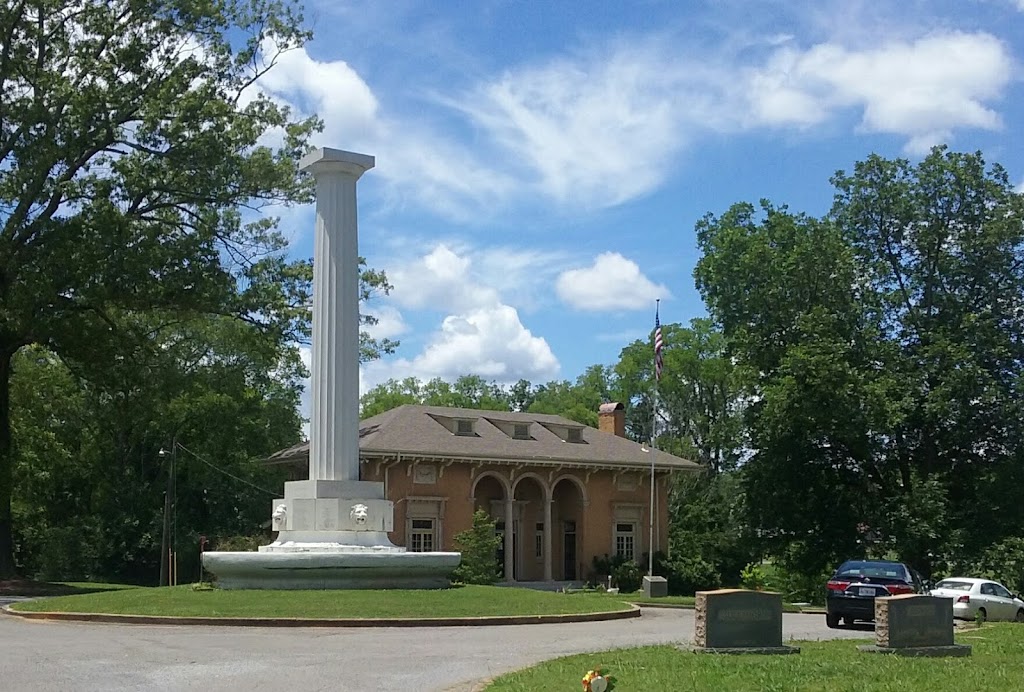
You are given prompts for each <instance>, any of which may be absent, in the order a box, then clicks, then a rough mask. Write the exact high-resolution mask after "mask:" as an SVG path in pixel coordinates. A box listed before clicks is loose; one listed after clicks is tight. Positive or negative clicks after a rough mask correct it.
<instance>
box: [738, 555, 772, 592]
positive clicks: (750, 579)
mask: <svg viewBox="0 0 1024 692" xmlns="http://www.w3.org/2000/svg"><path fill="white" fill-rule="evenodd" d="M766 582H767V575H766V573H765V570H764V568H763V567H761V565H758V564H755V563H753V562H751V563H750V564H748V565H747V566H746V567H744V568H743V571H742V572H741V573H740V586H742V587H743V588H744V589H751V590H753V591H762V590H764V587H765V583H766Z"/></svg>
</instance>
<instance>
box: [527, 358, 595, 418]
mask: <svg viewBox="0 0 1024 692" xmlns="http://www.w3.org/2000/svg"><path fill="white" fill-rule="evenodd" d="M614 392H615V379H614V371H613V370H612V369H611V368H609V367H606V366H604V365H591V366H590V367H588V368H587V369H586V370H585V371H584V372H583V374H582V375H580V376H579V377H577V378H576V382H575V383H571V382H569V381H568V380H563V381H560V382H559V381H552V382H548V383H547V384H542V385H539V386H538V387H537V388H536V389H535V390H534V394H533V401H532V402H531V403H530V407H529V409H528V410H529V411H530V412H531V413H548V414H553V415H558V416H565V417H566V418H568V419H569V420H574V421H576V422H577V423H583V424H584V425H589V426H592V427H595V428H596V427H597V423H598V421H597V414H598V409H599V408H600V407H601V404H603V403H605V402H607V401H612V400H615V393H614Z"/></svg>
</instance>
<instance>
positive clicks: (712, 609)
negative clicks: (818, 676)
mask: <svg viewBox="0 0 1024 692" xmlns="http://www.w3.org/2000/svg"><path fill="white" fill-rule="evenodd" d="M694 635H695V636H694V644H695V647H696V650H697V651H705V652H710V653H729V654H738V653H754V654H795V653H800V649H799V648H797V647H793V646H783V644H782V595H781V594H777V593H771V592H768V591H747V590H745V589H719V590H717V591H698V592H697V600H696V613H695V621H694Z"/></svg>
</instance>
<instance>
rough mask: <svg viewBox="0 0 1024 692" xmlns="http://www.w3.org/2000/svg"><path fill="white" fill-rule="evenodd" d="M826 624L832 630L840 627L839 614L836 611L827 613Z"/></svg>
mask: <svg viewBox="0 0 1024 692" xmlns="http://www.w3.org/2000/svg"><path fill="white" fill-rule="evenodd" d="M825 625H826V626H827V627H828V628H829V629H832V630H835V629H839V616H838V615H836V614H835V613H825Z"/></svg>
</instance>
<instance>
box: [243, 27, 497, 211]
mask: <svg viewBox="0 0 1024 692" xmlns="http://www.w3.org/2000/svg"><path fill="white" fill-rule="evenodd" d="M273 50H274V46H273V45H272V44H268V45H267V46H266V48H265V51H266V52H268V53H269V52H271V51H273ZM258 88H259V89H260V90H262V91H263V93H265V94H267V95H269V96H270V97H271V98H273V99H275V100H276V101H279V102H283V103H287V104H290V105H291V107H292V108H293V109H294V110H295V111H297V112H298V113H299V114H303V115H310V114H314V113H315V114H316V115H318V116H319V117H320V118H321V120H323V123H324V129H323V132H322V133H319V134H316V135H314V137H313V143H314V144H315V145H317V146H328V147H336V148H341V149H348V150H355V151H363V152H366V153H370V154H372V155H374V156H375V157H376V158H377V166H376V168H375V169H374V174H375V175H377V176H381V177H383V178H384V179H385V180H387V181H388V182H389V183H390V184H391V187H390V189H389V191H388V192H389V196H390V197H389V199H390V201H391V203H392V204H394V205H399V206H400V205H402V204H404V199H405V197H406V196H409V197H412V198H413V199H414V200H415V201H416V202H417V203H418V204H421V205H423V206H426V207H430V208H434V209H435V210H437V211H438V212H440V213H443V214H446V215H447V216H451V217H454V218H458V219H466V218H468V217H469V215H470V214H472V213H473V212H475V211H478V210H480V209H481V208H485V207H488V206H493V205H495V204H496V203H498V202H500V200H502V199H505V198H506V197H508V195H509V190H508V188H509V187H510V186H511V184H512V183H511V180H509V179H508V177H507V176H506V175H505V174H503V173H501V172H499V171H497V170H494V169H493V168H491V167H488V166H485V165H483V164H481V163H480V161H479V160H478V157H477V156H476V155H475V153H474V152H472V151H471V150H469V149H467V148H465V147H462V146H460V145H458V144H456V143H454V142H453V141H451V140H450V139H448V138H445V137H443V136H440V135H438V134H436V133H434V132H433V131H431V130H430V129H429V128H428V127H427V126H425V125H423V124H422V122H421V121H422V119H421V118H420V117H419V116H420V114H415V115H413V116H411V117H409V118H408V119H402V120H396V119H395V118H393V117H387V116H386V115H384V114H382V113H381V108H380V104H379V102H378V99H377V96H376V95H375V94H374V93H373V90H372V89H371V88H370V86H369V85H368V84H367V83H366V82H365V81H364V80H363V79H362V77H360V75H359V74H358V73H357V72H356V71H355V70H354V69H353V68H352V67H351V66H349V64H348V63H347V62H345V61H344V60H327V61H321V60H315V59H313V58H312V57H310V55H309V53H308V52H307V51H306V49H305V48H301V49H298V50H293V51H289V52H287V53H284V54H282V55H281V56H280V58H279V59H278V61H277V64H276V65H275V66H274V67H273V69H271V70H269V71H268V72H267V73H266V74H265V75H264V76H263V77H262V78H261V79H260V81H259V84H258Z"/></svg>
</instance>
